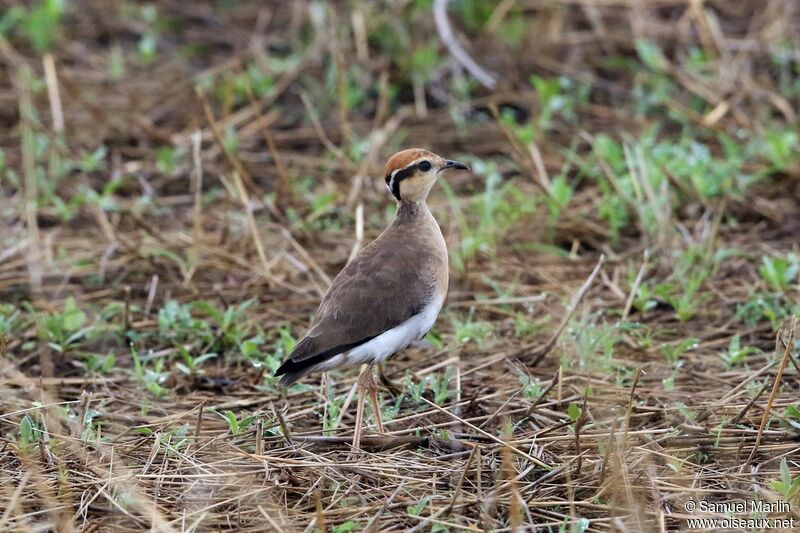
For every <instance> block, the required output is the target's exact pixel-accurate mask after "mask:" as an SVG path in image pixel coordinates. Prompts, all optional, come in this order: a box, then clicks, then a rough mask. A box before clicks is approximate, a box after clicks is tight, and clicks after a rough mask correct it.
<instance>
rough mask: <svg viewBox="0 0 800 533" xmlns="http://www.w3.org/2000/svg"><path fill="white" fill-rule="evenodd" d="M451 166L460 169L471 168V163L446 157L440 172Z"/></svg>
mask: <svg viewBox="0 0 800 533" xmlns="http://www.w3.org/2000/svg"><path fill="white" fill-rule="evenodd" d="M451 168H455V169H458V170H469V165H467V164H466V163H462V162H461V161H453V160H452V159H446V160H445V162H444V166H443V167H442V168H440V169H439V172H441V171H443V170H450V169H451Z"/></svg>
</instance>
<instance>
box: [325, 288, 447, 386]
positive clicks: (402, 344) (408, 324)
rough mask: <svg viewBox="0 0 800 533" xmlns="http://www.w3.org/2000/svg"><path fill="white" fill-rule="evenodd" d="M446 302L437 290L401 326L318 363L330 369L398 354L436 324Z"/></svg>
mask: <svg viewBox="0 0 800 533" xmlns="http://www.w3.org/2000/svg"><path fill="white" fill-rule="evenodd" d="M442 304H444V295H440V294H437V295H435V296H434V298H433V299H432V300H431V302H430V303H429V304H428V305H427V306H426V307H425V308H424V309H423V310H422V312H420V313H417V314H416V315H414V316H412V317H411V318H409V319H408V320H406V321H405V322H403V323H402V324H400V325H399V326H395V327H393V328H392V329H390V330H388V331H385V332H384V333H381V334H380V335H378V336H377V337H375V338H374V339H372V340H371V341H368V342H365V343H364V344H362V345H361V346H357V347H356V348H353V349H352V350H350V351H349V352H345V353H342V354H339V355H337V356H336V357H332V358H331V359H329V360H328V361H326V362H324V363H322V364H321V365H320V366H319V370H328V369H331V368H334V367H337V366H339V365H342V364H351V365H360V364H363V363H379V362H381V361H384V360H385V359H388V358H389V357H391V356H392V355H394V354H396V353H397V352H399V351H400V350H402V349H403V348H406V347H408V345H409V344H411V343H412V342H414V341H415V340H418V339H421V338H422V337H424V336H425V334H426V333H428V331H430V329H431V328H432V327H433V324H434V322H436V317H438V316H439V311H441V309H442Z"/></svg>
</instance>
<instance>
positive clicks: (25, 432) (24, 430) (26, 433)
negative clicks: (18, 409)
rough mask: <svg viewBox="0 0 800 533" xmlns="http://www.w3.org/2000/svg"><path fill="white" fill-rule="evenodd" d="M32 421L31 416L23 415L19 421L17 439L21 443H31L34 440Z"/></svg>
mask: <svg viewBox="0 0 800 533" xmlns="http://www.w3.org/2000/svg"><path fill="white" fill-rule="evenodd" d="M34 427H35V426H34V423H33V420H31V417H29V416H28V415H25V416H23V417H22V420H21V421H20V423H19V439H20V442H22V443H23V444H32V443H34V442H35V441H36V437H35V436H34Z"/></svg>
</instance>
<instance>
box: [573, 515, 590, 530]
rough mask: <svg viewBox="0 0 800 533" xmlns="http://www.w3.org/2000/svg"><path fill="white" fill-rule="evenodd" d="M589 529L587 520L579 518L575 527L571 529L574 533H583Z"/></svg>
mask: <svg viewBox="0 0 800 533" xmlns="http://www.w3.org/2000/svg"><path fill="white" fill-rule="evenodd" d="M588 529H589V519H588V518H580V519H578V521H577V522H575V527H574V528H573V529H572V531H573V532H574V533H585V531H587V530H588Z"/></svg>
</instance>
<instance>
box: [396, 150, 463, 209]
mask: <svg viewBox="0 0 800 533" xmlns="http://www.w3.org/2000/svg"><path fill="white" fill-rule="evenodd" d="M453 168H456V169H461V170H469V167H468V166H467V165H465V164H464V163H462V162H460V161H452V160H450V159H444V158H443V157H440V156H438V155H436V154H434V153H433V152H429V151H428V150H422V149H420V148H409V149H408V150H403V151H402V152H397V153H396V154H394V155H393V156H392V157H390V158H389V161H387V162H386V168H385V169H384V176H386V178H385V179H386V187H387V188H388V189H389V192H391V193H392V195H393V196H394V197H395V198H396V199H397V201H399V202H419V201H424V200H425V198H427V197H428V193H429V192H430V190H431V187H433V184H434V183H435V182H436V178H437V177H438V176H439V173H440V172H443V171H445V170H450V169H453Z"/></svg>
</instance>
